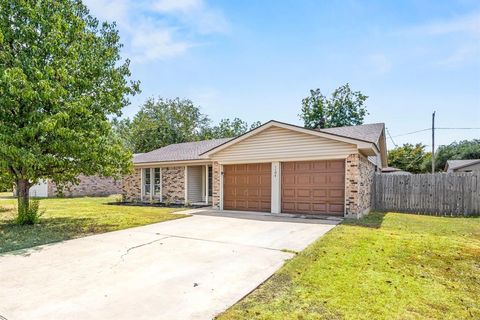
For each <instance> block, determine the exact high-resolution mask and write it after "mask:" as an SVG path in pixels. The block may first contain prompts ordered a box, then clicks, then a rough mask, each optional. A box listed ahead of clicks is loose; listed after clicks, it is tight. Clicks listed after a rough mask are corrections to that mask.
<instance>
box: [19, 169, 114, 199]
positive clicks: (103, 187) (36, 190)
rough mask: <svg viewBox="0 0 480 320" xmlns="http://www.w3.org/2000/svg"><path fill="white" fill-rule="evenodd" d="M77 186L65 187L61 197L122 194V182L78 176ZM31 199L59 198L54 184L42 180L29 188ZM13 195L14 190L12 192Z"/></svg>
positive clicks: (98, 177) (97, 177)
mask: <svg viewBox="0 0 480 320" xmlns="http://www.w3.org/2000/svg"><path fill="white" fill-rule="evenodd" d="M78 180H79V181H78V184H76V185H72V184H70V185H67V186H66V187H65V188H64V189H63V193H62V195H63V196H65V197H85V196H94V197H98V196H108V195H112V194H121V193H122V181H121V180H115V179H113V178H106V177H100V176H85V175H79V176H78ZM29 193H30V196H31V197H42V198H47V197H57V196H59V193H58V189H57V186H56V184H55V183H54V182H53V181H51V180H42V181H40V182H39V183H37V184H34V185H33V186H32V187H31V188H30V191H29ZM13 194H14V195H15V190H14V192H13Z"/></svg>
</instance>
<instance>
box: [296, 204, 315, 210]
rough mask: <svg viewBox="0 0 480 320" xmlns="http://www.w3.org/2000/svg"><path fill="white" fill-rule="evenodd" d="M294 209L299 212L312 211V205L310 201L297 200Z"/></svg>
mask: <svg viewBox="0 0 480 320" xmlns="http://www.w3.org/2000/svg"><path fill="white" fill-rule="evenodd" d="M296 209H297V210H298V211H300V212H310V211H312V205H311V203H310V202H297V203H296Z"/></svg>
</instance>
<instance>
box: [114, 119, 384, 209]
mask: <svg viewBox="0 0 480 320" xmlns="http://www.w3.org/2000/svg"><path fill="white" fill-rule="evenodd" d="M133 162H134V169H135V172H134V174H132V175H131V176H127V177H125V178H124V181H123V182H124V184H123V195H124V197H125V199H126V200H127V201H145V202H155V201H160V202H172V203H173V202H181V203H192V204H193V203H204V204H211V205H212V206H213V208H216V209H219V210H244V211H264V212H271V213H299V214H327V215H337V216H346V217H359V216H361V215H363V214H364V213H367V212H368V211H369V210H370V191H371V190H370V188H371V184H372V180H373V175H374V172H375V171H381V168H383V167H386V165H387V155H386V141H385V125H384V124H383V123H376V124H365V125H359V126H351V127H340V128H329V129H318V130H313V129H306V128H303V127H299V126H296V125H292V124H287V123H282V122H278V121H273V120H272V121H269V122H267V123H265V124H263V125H261V126H260V127H257V128H255V129H253V130H251V131H249V132H247V133H245V134H243V135H240V136H238V137H236V138H230V139H215V140H206V141H197V142H187V143H178V144H172V145H169V146H166V147H163V148H160V149H157V150H153V151H151V152H147V153H143V154H139V155H136V156H135V157H134V160H133Z"/></svg>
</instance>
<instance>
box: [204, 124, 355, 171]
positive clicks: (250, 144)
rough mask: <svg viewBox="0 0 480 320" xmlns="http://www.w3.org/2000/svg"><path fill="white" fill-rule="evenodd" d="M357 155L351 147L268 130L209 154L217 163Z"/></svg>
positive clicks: (296, 134) (289, 131)
mask: <svg viewBox="0 0 480 320" xmlns="http://www.w3.org/2000/svg"><path fill="white" fill-rule="evenodd" d="M352 153H357V148H356V146H355V145H353V144H349V143H345V142H340V141H336V140H331V139H327V138H323V137H318V136H314V135H310V134H306V133H301V132H296V131H292V130H288V129H284V128H278V127H271V128H269V129H266V130H264V131H262V132H260V133H258V134H256V135H254V136H251V137H249V138H247V139H245V140H243V141H241V142H238V143H236V144H234V145H232V146H230V147H228V148H226V149H224V150H221V151H219V152H218V153H216V154H213V155H212V159H213V160H214V161H219V162H225V163H227V162H255V161H260V162H261V161H274V160H275V161H288V160H301V159H339V158H346V157H347V156H348V155H349V154H352Z"/></svg>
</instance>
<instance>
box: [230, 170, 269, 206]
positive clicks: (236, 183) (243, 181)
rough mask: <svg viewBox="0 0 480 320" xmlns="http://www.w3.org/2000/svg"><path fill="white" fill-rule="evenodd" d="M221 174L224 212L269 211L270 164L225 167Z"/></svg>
mask: <svg viewBox="0 0 480 320" xmlns="http://www.w3.org/2000/svg"><path fill="white" fill-rule="evenodd" d="M223 173H224V178H223V181H224V186H223V188H224V190H227V192H224V196H223V197H224V199H223V208H224V209H225V210H247V211H267V212H269V211H270V206H271V184H272V179H271V164H270V163H253V164H236V165H225V166H224V167H223Z"/></svg>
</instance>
